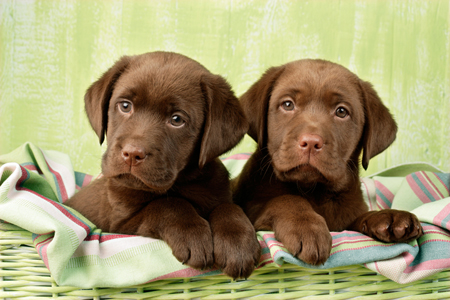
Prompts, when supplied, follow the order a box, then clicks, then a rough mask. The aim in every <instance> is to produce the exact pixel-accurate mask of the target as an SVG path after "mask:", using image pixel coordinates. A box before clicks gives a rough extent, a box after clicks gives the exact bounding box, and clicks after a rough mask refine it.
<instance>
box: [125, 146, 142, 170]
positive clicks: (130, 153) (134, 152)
mask: <svg viewBox="0 0 450 300" xmlns="http://www.w3.org/2000/svg"><path fill="white" fill-rule="evenodd" d="M146 157H147V154H145V150H144V149H143V148H142V147H136V146H133V145H129V144H127V145H125V146H124V147H123V148H122V158H123V160H124V161H125V163H126V164H127V165H129V166H130V167H131V166H133V167H134V166H137V165H139V164H140V163H141V162H143V161H144V160H145V158H146Z"/></svg>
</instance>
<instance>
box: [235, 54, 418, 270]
mask: <svg viewBox="0 0 450 300" xmlns="http://www.w3.org/2000/svg"><path fill="white" fill-rule="evenodd" d="M240 100H241V104H242V105H243V108H244V111H245V113H246V115H247V118H248V120H249V122H250V129H249V135H250V136H251V137H252V138H253V139H254V140H255V141H257V142H258V148H257V150H256V152H255V153H254V154H253V155H252V157H251V158H250V159H249V161H248V162H247V164H246V165H245V167H244V170H243V171H242V173H241V175H240V176H239V177H238V178H237V179H236V180H235V181H234V182H233V189H234V201H235V202H236V203H238V204H239V205H241V206H242V207H243V208H244V211H245V212H246V213H247V215H248V216H249V218H250V221H251V222H252V223H253V224H254V226H255V228H256V230H273V231H274V232H275V236H276V238H277V239H278V240H279V241H281V242H282V243H283V244H284V245H285V246H286V247H287V249H288V250H289V251H290V252H291V253H293V254H294V255H295V256H297V257H298V258H300V259H302V260H303V261H305V262H307V263H309V264H314V265H317V264H322V263H324V262H325V261H326V260H327V258H328V257H329V255H330V250H331V242H332V239H331V235H330V233H329V231H341V230H344V229H350V230H356V231H359V232H362V233H364V234H367V235H369V236H371V237H373V238H376V239H378V240H381V241H385V242H407V241H411V240H413V239H416V238H418V237H419V236H420V235H421V234H422V228H421V226H420V223H419V221H418V219H417V218H416V217H415V216H414V215H413V214H410V213H408V212H403V211H396V210H390V209H389V210H382V211H379V212H368V208H367V206H366V204H365V202H364V200H363V196H362V192H361V189H360V180H359V176H358V172H359V169H358V161H359V156H360V153H361V151H363V156H362V165H363V167H364V168H367V166H368V163H369V159H370V158H371V157H374V156H375V155H377V154H379V153H380V152H382V151H383V150H385V149H386V148H387V147H388V146H389V145H390V144H391V143H392V142H393V141H394V139H395V136H396V132H397V126H396V124H395V122H394V120H393V118H392V116H391V115H390V113H389V111H388V110H387V108H386V107H385V106H384V105H383V104H382V103H381V100H380V98H379V97H378V95H377V93H376V92H375V90H374V89H373V88H372V86H371V84H370V83H368V82H364V81H362V80H360V79H359V78H358V77H357V76H356V75H354V74H353V73H351V72H350V71H349V70H347V69H346V68H344V67H342V66H340V65H337V64H334V63H331V62H328V61H323V60H299V61H294V62H291V63H288V64H286V65H283V66H280V67H273V68H270V69H269V70H268V71H267V72H266V73H265V74H264V75H263V76H262V77H261V79H260V80H259V81H257V82H256V83H255V84H254V85H253V86H252V87H250V89H249V90H248V91H247V92H246V93H245V94H244V95H243V96H242V97H241V99H240Z"/></svg>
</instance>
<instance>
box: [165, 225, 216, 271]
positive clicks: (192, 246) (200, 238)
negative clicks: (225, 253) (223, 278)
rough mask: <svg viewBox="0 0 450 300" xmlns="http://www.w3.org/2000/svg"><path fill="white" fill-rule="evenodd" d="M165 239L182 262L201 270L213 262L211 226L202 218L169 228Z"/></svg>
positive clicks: (210, 265)
mask: <svg viewBox="0 0 450 300" xmlns="http://www.w3.org/2000/svg"><path fill="white" fill-rule="evenodd" d="M165 241H166V242H167V244H168V245H169V246H170V248H172V253H173V255H174V256H175V257H176V259H177V260H179V261H180V262H182V263H183V264H186V265H188V266H190V267H192V268H195V269H202V270H203V269H206V268H210V267H212V266H213V264H214V255H213V240H212V234H211V228H210V226H209V223H208V222H207V221H206V220H204V219H200V220H195V221H194V220H191V221H190V222H183V223H182V224H179V226H178V227H177V228H172V229H171V231H170V233H169V234H168V235H167V237H166V239H165Z"/></svg>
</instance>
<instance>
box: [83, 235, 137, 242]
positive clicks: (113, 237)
mask: <svg viewBox="0 0 450 300" xmlns="http://www.w3.org/2000/svg"><path fill="white" fill-rule="evenodd" d="M130 237H134V235H127V234H102V235H100V234H90V235H88V236H87V237H86V238H85V239H84V240H85V241H99V243H104V242H107V241H111V240H117V239H123V238H130Z"/></svg>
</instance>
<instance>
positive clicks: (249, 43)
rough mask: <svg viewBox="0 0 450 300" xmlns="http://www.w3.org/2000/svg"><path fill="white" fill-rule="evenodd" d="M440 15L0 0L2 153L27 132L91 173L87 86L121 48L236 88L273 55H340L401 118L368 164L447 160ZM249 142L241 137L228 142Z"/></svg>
mask: <svg viewBox="0 0 450 300" xmlns="http://www.w3.org/2000/svg"><path fill="white" fill-rule="evenodd" d="M449 23H450V10H449V1H448V0H446V1H437V0H436V1H433V0H431V1H424V0H417V1H374V0H366V1H344V0H341V1H331V0H329V1H269V0H259V1H212V0H211V1H125V0H123V1H106V0H104V1H86V0H79V1H74V0H73V1H52V0H41V1H20V0H16V1H11V0H9V1H8V0H6V1H5V0H0V154H3V153H6V152H9V151H11V150H13V149H14V148H16V147H18V146H19V145H21V144H22V143H24V142H25V141H32V142H33V143H35V144H37V145H38V146H40V147H42V148H44V149H55V150H59V151H63V152H66V153H68V154H69V155H70V157H71V158H72V160H73V162H74V167H75V169H76V170H80V171H85V172H89V173H98V172H99V166H100V159H101V153H102V151H103V150H104V149H105V147H104V146H103V147H100V146H99V145H98V142H97V141H98V140H97V138H96V136H95V134H94V133H93V131H92V130H91V128H90V127H89V124H88V121H87V119H86V117H85V114H84V111H83V95H84V91H85V90H86V88H87V87H88V86H89V84H90V83H91V82H93V81H94V80H96V79H97V78H98V77H99V76H100V75H101V74H102V73H103V72H104V71H105V70H106V69H107V68H108V67H109V66H110V65H111V64H112V63H113V62H114V61H115V60H117V59H118V58H119V57H120V56H121V55H123V54H139V53H143V52H147V51H154V50H170V51H176V52H180V53H183V54H185V55H188V56H190V57H192V58H194V59H196V60H198V61H199V62H201V63H202V64H203V65H205V66H206V67H207V68H208V69H210V70H211V71H212V72H214V73H218V74H222V75H223V76H224V77H226V78H227V79H228V81H229V82H230V83H231V85H232V86H233V87H234V90H235V92H236V94H237V95H241V94H242V93H243V92H244V91H245V90H246V89H247V88H248V87H249V86H250V85H251V83H253V82H254V81H255V80H256V79H258V78H259V76H260V75H261V73H262V72H263V71H264V70H265V69H267V68H268V67H270V66H273V65H279V64H282V63H285V62H288V61H291V60H296V59H300V58H308V57H309V58H324V59H328V60H332V61H334V62H338V63H341V64H343V65H344V66H346V67H348V68H349V69H351V70H352V71H354V72H355V73H357V74H358V75H359V76H360V77H361V78H363V79H365V80H368V81H371V82H372V83H373V84H374V86H375V88H376V90H377V91H378V93H379V94H380V96H381V97H382V99H383V100H384V102H385V103H386V105H387V106H388V107H389V108H390V109H391V111H392V112H393V113H394V114H395V117H396V120H397V122H398V124H399V127H400V131H399V134H398V137H397V140H396V142H395V143H394V145H393V146H392V147H391V148H390V149H389V150H388V151H387V152H385V153H383V154H381V155H379V156H378V157H377V158H376V159H374V160H372V161H371V163H370V166H369V171H368V173H373V172H375V171H378V170H381V169H383V168H386V167H389V166H392V165H396V164H399V163H405V162H412V161H426V162H429V163H432V164H434V165H436V166H438V167H440V168H442V169H443V170H445V171H449V170H450V33H449V31H450V25H449ZM253 146H254V145H253V143H252V142H251V139H250V138H248V137H247V138H246V139H245V140H244V142H243V143H242V144H240V145H239V146H238V148H237V149H235V150H234V152H240V151H252V149H253ZM366 174H367V173H366Z"/></svg>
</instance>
